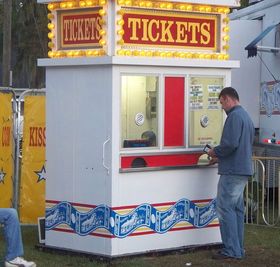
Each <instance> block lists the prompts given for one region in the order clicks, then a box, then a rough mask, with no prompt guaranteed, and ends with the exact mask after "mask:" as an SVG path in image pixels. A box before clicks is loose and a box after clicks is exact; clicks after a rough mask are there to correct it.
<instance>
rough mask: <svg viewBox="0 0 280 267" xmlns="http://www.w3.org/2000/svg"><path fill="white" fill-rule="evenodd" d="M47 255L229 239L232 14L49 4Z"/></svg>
mask: <svg viewBox="0 0 280 267" xmlns="http://www.w3.org/2000/svg"><path fill="white" fill-rule="evenodd" d="M38 2H39V3H46V4H47V5H48V10H49V14H48V18H49V24H48V27H49V30H50V32H49V38H50V42H49V48H50V51H49V54H48V55H49V58H47V59H39V61H38V64H39V65H40V66H44V67H46V99H47V100H46V102H47V104H46V105H47V109H46V114H47V115H46V116H47V118H46V129H47V133H46V135H47V145H46V151H47V155H46V158H47V165H46V170H47V179H46V225H45V227H46V246H47V247H51V248H59V249H65V250H71V251H79V252H86V253H92V254H95V255H103V256H108V257H117V256H123V255H133V254H139V253H146V252H151V251H162V250H171V249H172V250H173V249H177V248H178V249H179V248H184V247H189V246H204V245H209V244H218V243H220V242H221V239H220V232H219V222H218V219H217V215H216V209H215V207H216V201H215V196H216V187H217V181H218V175H217V168H216V166H208V165H207V158H206V157H205V155H203V151H202V150H203V147H204V146H205V144H210V145H216V144H218V143H219V140H220V136H221V131H222V127H223V122H224V119H225V117H224V113H223V111H222V109H221V106H220V104H219V100H218V95H219V92H220V91H221V89H222V88H223V87H224V86H229V85H230V83H231V69H232V68H237V67H239V62H237V61H231V60H230V59H229V55H228V53H227V51H228V40H229V36H228V34H229V33H228V31H229V27H228V22H229V19H228V17H227V14H228V13H229V7H233V6H235V5H236V2H238V1H234V0H224V1H222V0H216V1H215V5H212V4H211V2H213V1H206V0H205V1H204V0H193V1H183V0H182V1H175V0H173V1H138V0H126V1H125V0H116V1H113V0H112V1H111V0H110V1H109V0H99V1H96V0H93V1H74V0H72V1H46V0H38Z"/></svg>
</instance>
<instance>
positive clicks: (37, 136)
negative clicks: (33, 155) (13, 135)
mask: <svg viewBox="0 0 280 267" xmlns="http://www.w3.org/2000/svg"><path fill="white" fill-rule="evenodd" d="M29 133H30V137H29V146H33V147H41V146H44V147H45V146H46V127H30V128H29Z"/></svg>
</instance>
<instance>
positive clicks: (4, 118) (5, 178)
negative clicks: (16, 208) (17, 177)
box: [0, 93, 14, 208]
mask: <svg viewBox="0 0 280 267" xmlns="http://www.w3.org/2000/svg"><path fill="white" fill-rule="evenodd" d="M0 103H1V104H0V196H1V198H0V207H1V208H9V207H11V206H12V198H13V148H14V145H13V144H14V142H13V138H12V137H13V111H12V94H3V93H0Z"/></svg>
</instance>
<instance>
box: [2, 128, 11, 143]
mask: <svg viewBox="0 0 280 267" xmlns="http://www.w3.org/2000/svg"><path fill="white" fill-rule="evenodd" d="M10 139H11V127H9V126H7V127H3V128H2V146H3V147H8V146H10Z"/></svg>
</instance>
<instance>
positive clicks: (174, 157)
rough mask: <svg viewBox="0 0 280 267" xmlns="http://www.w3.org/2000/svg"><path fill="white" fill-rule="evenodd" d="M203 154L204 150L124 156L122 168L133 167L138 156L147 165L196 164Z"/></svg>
mask: <svg viewBox="0 0 280 267" xmlns="http://www.w3.org/2000/svg"><path fill="white" fill-rule="evenodd" d="M201 155H202V152H197V153H188V154H168V155H150V156H122V157H121V168H123V169H128V168H132V162H133V160H135V159H136V158H142V159H144V160H145V162H146V166H147V167H172V166H173V167H174V166H195V165H197V162H198V160H199V157H200V156H201Z"/></svg>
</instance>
